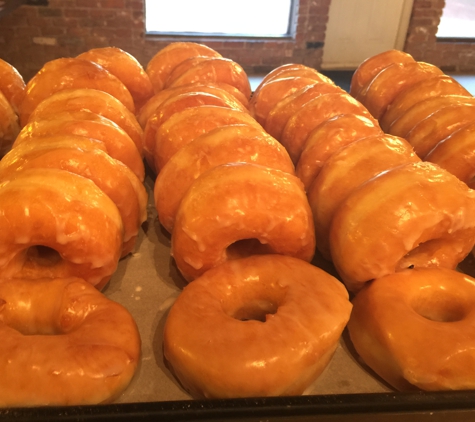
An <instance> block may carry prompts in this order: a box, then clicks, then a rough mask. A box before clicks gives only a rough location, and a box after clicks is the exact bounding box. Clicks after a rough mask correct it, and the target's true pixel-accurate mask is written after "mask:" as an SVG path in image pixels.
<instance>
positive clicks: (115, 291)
mask: <svg viewBox="0 0 475 422" xmlns="http://www.w3.org/2000/svg"><path fill="white" fill-rule="evenodd" d="M153 185H154V177H153V175H150V173H149V174H148V175H147V177H146V179H145V186H146V188H147V191H148V193H149V203H148V213H147V214H148V217H147V221H146V222H145V223H144V224H143V225H142V227H141V230H140V233H139V238H138V242H137V245H136V250H135V252H134V253H133V254H130V255H129V256H127V257H125V258H124V259H122V260H121V261H120V262H119V265H118V268H117V271H116V272H115V274H114V275H113V277H112V279H111V280H110V282H109V284H108V285H107V286H106V287H105V289H104V290H103V292H104V294H105V295H106V296H108V297H109V298H110V299H112V300H115V301H117V302H119V303H121V304H123V305H124V306H125V307H126V308H127V309H128V310H129V312H130V313H131V314H132V315H133V317H134V318H135V321H136V322H137V325H138V328H139V332H140V335H141V339H142V355H141V362H140V364H139V367H138V370H137V373H136V374H135V376H134V378H133V380H132V382H131V383H130V385H129V386H128V388H127V389H126V391H125V392H124V393H123V394H122V395H121V396H120V397H119V398H117V399H116V400H115V402H114V403H112V404H104V405H102V404H101V405H91V406H90V405H87V406H61V407H25V408H7V409H0V421H15V422H20V421H107V420H130V421H149V420H150V421H187V420H196V421H354V422H358V421H369V422H371V421H389V422H390V421H405V422H410V421H418V422H419V421H425V420H430V421H447V420H453V421H457V422H459V421H468V420H474V421H475V391H457V392H437V393H428V392H413V393H400V392H394V391H393V390H392V389H391V388H390V387H389V386H388V385H387V384H385V383H384V381H382V380H381V379H379V378H378V377H377V376H375V375H374V374H373V373H371V371H370V370H369V369H368V368H366V367H364V365H363V364H362V363H361V362H360V361H359V359H358V356H357V355H356V354H355V353H354V351H353V350H352V346H351V343H350V342H349V340H348V336H347V333H346V332H345V333H344V334H343V336H342V338H341V340H340V342H339V344H338V347H337V349H336V352H335V354H334V356H333V359H332V360H331V362H330V364H329V365H328V366H327V368H326V369H325V370H324V372H323V373H322V374H321V376H320V377H319V378H318V379H317V380H316V381H315V383H314V384H313V385H312V386H311V387H310V388H309V389H307V391H306V392H305V394H304V395H302V396H298V397H270V398H248V399H225V400H192V399H191V397H190V396H189V395H188V394H187V392H186V391H184V390H183V388H182V387H181V386H180V385H179V384H178V383H177V381H176V380H175V378H174V377H173V375H172V374H171V373H170V371H169V370H168V368H167V367H166V364H165V362H164V359H163V352H162V332H163V326H164V323H165V320H166V316H167V313H168V310H169V309H170V307H171V305H172V304H173V302H174V300H175V299H176V297H178V295H179V294H180V292H181V289H182V288H183V287H184V285H185V282H184V280H183V278H182V277H181V275H180V274H179V272H178V270H177V268H176V266H175V264H174V262H173V259H172V258H171V256H170V241H171V239H170V235H169V234H168V233H166V232H165V231H164V229H163V228H162V227H161V225H160V224H159V222H158V218H157V213H156V210H155V206H154V203H153ZM313 263H314V264H315V265H317V266H319V267H321V268H323V269H324V270H326V271H327V272H329V273H331V274H333V275H335V276H336V274H335V270H334V268H333V267H332V265H331V264H330V263H328V262H326V261H324V260H323V259H321V258H319V257H318V255H317V256H316V257H315V259H314V261H313ZM462 264H463V265H462V268H461V270H462V271H464V272H467V273H470V272H473V269H474V268H475V265H474V263H473V258H472V257H470V259H467V260H466V261H464V263H462ZM471 275H473V274H471ZM0 377H1V374H0Z"/></svg>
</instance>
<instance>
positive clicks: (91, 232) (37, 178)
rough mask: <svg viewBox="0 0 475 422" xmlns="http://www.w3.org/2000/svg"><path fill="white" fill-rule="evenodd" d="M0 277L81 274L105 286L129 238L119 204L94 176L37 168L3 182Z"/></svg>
mask: <svg viewBox="0 0 475 422" xmlns="http://www.w3.org/2000/svg"><path fill="white" fill-rule="evenodd" d="M0 232H1V233H2V236H1V238H0V278H29V279H30V278H41V277H53V278H54V277H70V276H75V277H80V278H82V279H84V280H86V281H88V282H89V283H91V284H92V285H94V286H96V287H97V288H98V289H102V288H103V287H104V286H105V284H106V283H107V282H108V280H109V279H110V277H111V275H112V274H113V273H114V272H115V270H116V268H117V264H118V261H119V258H120V252H121V248H122V239H123V226H122V220H121V217H120V214H119V211H118V210H117V207H116V205H115V204H114V203H113V202H112V200H111V199H110V198H109V197H108V196H106V195H105V194H104V193H103V192H102V191H101V190H100V189H99V188H98V187H97V186H96V185H95V184H94V183H93V182H92V181H90V180H88V179H86V178H84V177H82V176H79V175H77V174H73V173H70V172H68V171H64V170H58V169H32V170H24V171H21V172H18V173H17V174H15V178H14V179H7V180H2V181H1V182H0Z"/></svg>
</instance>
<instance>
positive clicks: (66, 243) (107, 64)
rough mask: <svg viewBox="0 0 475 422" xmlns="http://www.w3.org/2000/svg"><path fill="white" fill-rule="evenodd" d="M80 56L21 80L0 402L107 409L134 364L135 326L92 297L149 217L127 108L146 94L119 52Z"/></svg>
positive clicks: (9, 159) (0, 226)
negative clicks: (101, 405)
mask: <svg viewBox="0 0 475 422" xmlns="http://www.w3.org/2000/svg"><path fill="white" fill-rule="evenodd" d="M82 56H83V57H81V58H63V59H57V60H53V61H51V62H47V63H46V64H45V65H44V66H43V68H42V69H41V70H40V71H39V72H38V73H37V74H36V75H35V76H34V77H33V78H32V79H31V80H30V81H29V82H28V83H27V84H26V86H25V89H24V91H23V93H22V95H21V99H20V100H19V101H18V103H17V104H18V105H17V110H18V115H19V122H20V125H21V130H20V132H19V133H18V136H16V137H15V139H14V142H13V145H12V146H11V149H10V150H9V151H8V153H6V155H5V156H4V157H3V158H2V160H1V161H0V208H1V209H0V231H1V233H2V236H1V242H0V302H1V303H2V307H1V310H0V320H1V321H2V324H1V326H0V329H1V330H2V333H3V335H2V339H3V342H2V343H3V344H2V348H1V354H2V359H1V361H2V362H6V364H5V365H3V366H2V373H3V374H4V377H3V378H2V382H1V383H0V405H2V406H32V405H64V404H96V403H101V402H108V401H111V400H113V399H115V398H116V397H117V396H118V395H119V394H120V393H121V392H122V391H123V390H124V389H125V388H126V387H127V385H128V384H129V383H130V381H131V379H132V377H133V375H134V373H135V371H136V368H137V365H138V362H139V356H140V349H141V345H140V336H139V333H138V329H137V326H136V324H135V321H134V320H133V318H132V316H131V315H130V314H129V312H128V311H127V310H126V309H125V308H124V307H123V306H121V305H119V304H118V303H115V302H113V301H111V300H109V299H107V298H106V297H105V296H104V295H103V294H102V293H101V292H100V290H102V289H103V288H104V286H105V285H106V284H107V282H108V281H109V279H110V278H111V276H112V274H113V273H114V272H115V270H116V268H117V265H118V261H119V260H120V258H121V257H124V256H125V255H127V254H129V253H131V252H133V250H134V246H135V243H136V239H137V235H138V231H139V228H140V226H141V224H142V222H143V221H144V220H145V218H146V202H147V193H146V191H145V187H144V185H143V183H142V182H143V179H144V173H145V172H144V164H143V160H142V151H143V149H142V129H141V127H140V125H139V124H138V122H137V120H136V117H135V114H134V113H135V107H136V106H135V104H142V103H143V102H144V101H146V99H148V97H149V96H151V95H152V94H153V92H152V90H151V83H150V81H149V80H148V77H147V75H146V74H145V72H144V70H143V69H142V68H141V67H140V65H139V64H138V62H137V61H136V60H135V59H134V58H132V57H131V56H130V55H128V54H127V53H125V52H124V51H122V50H119V49H115V48H104V49H98V50H93V51H89V52H87V53H85V54H84V55H82ZM99 62H100V63H101V64H98V63H99ZM107 69H110V70H111V71H109V70H107ZM115 69H117V70H118V71H119V73H118V74H117V75H118V76H114V74H113V73H112V72H113V71H114V70H115ZM124 69H125V70H126V71H125V73H124V75H123V77H124V79H123V81H122V79H120V71H121V70H124ZM127 78H128V79H127ZM130 81H132V82H130ZM126 84H127V86H126ZM134 88H135V90H134ZM132 94H133V96H132ZM122 101H124V102H122ZM19 303H21V304H22V305H21V306H19V305H18V304H19ZM30 334H37V335H34V336H32V335H30ZM45 334H46V335H45ZM51 334H54V335H51ZM33 349H34V350H35V353H34V354H31V353H30V352H29V351H30V350H33ZM25 386H28V387H25Z"/></svg>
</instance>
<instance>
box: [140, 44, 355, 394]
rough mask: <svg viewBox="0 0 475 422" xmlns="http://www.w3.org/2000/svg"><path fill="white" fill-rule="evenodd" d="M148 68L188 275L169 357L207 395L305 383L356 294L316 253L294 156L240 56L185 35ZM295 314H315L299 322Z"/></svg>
mask: <svg viewBox="0 0 475 422" xmlns="http://www.w3.org/2000/svg"><path fill="white" fill-rule="evenodd" d="M146 71H147V73H148V74H149V76H150V79H151V80H152V83H153V84H154V87H155V90H156V93H155V95H154V96H153V97H152V98H151V99H150V100H149V102H148V103H146V104H145V106H144V107H143V108H142V110H141V111H140V112H139V122H141V124H142V126H143V127H144V150H145V159H146V161H147V163H148V164H149V167H150V168H151V169H152V170H153V171H154V172H155V174H156V175H157V177H156V181H155V187H154V199H155V205H156V208H157V213H158V218H159V221H160V223H161V225H162V227H163V228H164V229H165V230H166V231H168V232H169V233H170V235H171V253H172V256H173V258H174V261H175V263H176V265H177V267H178V269H179V271H180V273H181V274H182V275H183V277H184V278H185V280H186V281H187V282H189V284H188V285H187V286H186V287H185V288H184V290H183V292H182V293H181V294H180V296H179V298H178V300H177V301H176V302H175V303H174V305H173V307H172V309H171V311H170V313H169V315H168V317H167V322H166V326H165V329H164V354H165V358H166V360H167V363H168V365H169V367H170V368H171V370H172V372H173V373H174V374H175V375H176V377H177V378H178V380H179V381H180V382H181V384H182V385H183V386H184V388H185V389H186V390H187V391H189V392H190V394H191V395H192V396H193V397H197V398H199V397H207V398H211V397H215V398H216V397H243V396H247V397H248V396H263V395H264V396H265V395H285V394H301V393H302V392H303V391H304V390H305V389H306V388H307V387H308V386H309V385H310V384H311V383H312V382H313V381H314V380H315V378H316V377H318V376H319V374H320V373H321V372H322V371H323V369H324V368H325V367H326V365H327V364H328V362H329V360H330V358H331V356H332V355H333V352H334V350H335V348H336V346H337V343H338V339H339V337H340V335H341V333H342V330H343V329H344V327H345V325H346V323H347V321H348V318H349V313H350V309H351V304H350V302H349V300H348V293H347V292H346V290H345V289H344V287H343V286H342V285H341V283H339V282H338V281H337V280H336V279H335V278H334V277H332V276H330V275H328V274H326V273H325V272H324V271H323V270H320V269H318V268H316V267H314V266H312V265H311V264H310V263H309V261H311V259H312V258H313V255H314V252H315V234H314V227H313V220H312V214H311V210H310V207H309V204H308V200H307V198H306V195H305V191H304V188H303V185H302V183H301V181H300V180H299V179H298V177H296V176H295V168H294V164H293V163H292V160H291V159H290V157H289V154H288V153H287V151H286V149H285V148H284V147H283V146H282V145H281V144H280V143H279V142H277V141H276V140H275V139H274V138H273V137H272V136H271V135H269V134H268V133H267V132H266V131H265V130H264V129H263V127H262V125H260V124H259V123H258V122H257V121H256V119H255V118H254V117H253V115H252V112H251V111H250V109H249V106H250V104H251V89H250V84H249V80H248V77H247V75H246V73H245V72H244V71H243V69H242V68H241V67H240V66H239V65H238V64H237V63H235V62H233V61H232V60H229V59H225V58H222V57H221V56H220V55H219V54H218V53H216V52H215V51H214V50H211V49H210V48H209V47H205V46H203V45H200V44H195V43H174V44H170V45H169V46H168V47H166V48H164V49H163V50H161V51H160V52H158V53H157V54H156V55H155V56H154V57H153V58H152V60H151V61H150V63H149V64H148V66H147V68H146ZM316 73H317V72H315V74H316ZM295 318H300V319H301V320H302V321H305V322H302V324H303V325H302V329H300V330H297V331H294V330H293V328H292V326H293V323H292V321H293V320H294V319H295ZM218 321H219V323H218ZM264 321H266V322H265V324H263V322H264ZM304 325H305V328H303V326H304ZM256 330H257V331H256ZM246 338H247V340H246ZM267 340H269V341H272V344H273V346H272V347H270V348H269V347H267V344H266V342H267ZM243 351H246V352H245V353H242V352H243ZM230 353H232V354H233V356H232V358H231V360H229V357H230ZM259 362H262V364H260V363H259Z"/></svg>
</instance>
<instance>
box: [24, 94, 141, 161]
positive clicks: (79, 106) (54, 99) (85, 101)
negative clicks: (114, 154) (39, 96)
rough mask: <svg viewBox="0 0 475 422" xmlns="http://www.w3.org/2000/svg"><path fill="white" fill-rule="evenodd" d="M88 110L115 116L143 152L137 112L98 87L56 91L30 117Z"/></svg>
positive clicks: (31, 118) (52, 116)
mask: <svg viewBox="0 0 475 422" xmlns="http://www.w3.org/2000/svg"><path fill="white" fill-rule="evenodd" d="M66 111H67V112H79V111H80V112H82V111H88V112H92V113H96V114H99V115H100V116H103V117H105V118H107V119H109V120H112V121H113V122H114V123H116V124H117V125H118V126H120V127H121V128H122V129H123V130H124V131H125V132H126V133H127V135H129V136H130V138H131V139H132V141H134V144H135V146H136V147H137V149H138V151H139V153H140V154H141V155H142V154H143V144H142V138H143V130H142V128H141V127H140V125H139V123H138V122H137V119H136V118H135V116H134V114H133V113H132V112H131V111H130V110H128V109H127V108H126V107H125V106H124V105H123V104H122V103H121V102H120V101H118V100H117V99H116V98H115V97H113V96H112V95H109V94H108V93H107V92H104V91H100V90H97V89H89V88H85V89H68V90H63V91H60V92H57V93H55V94H53V95H51V96H49V97H48V98H46V99H45V100H43V101H42V102H41V103H40V104H38V106H37V107H36V109H35V111H34V112H33V113H32V114H31V116H30V118H29V121H35V120H53V119H56V116H57V115H58V114H59V113H62V112H66Z"/></svg>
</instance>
